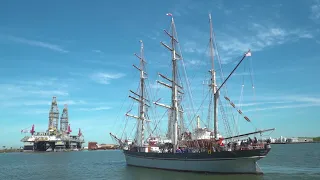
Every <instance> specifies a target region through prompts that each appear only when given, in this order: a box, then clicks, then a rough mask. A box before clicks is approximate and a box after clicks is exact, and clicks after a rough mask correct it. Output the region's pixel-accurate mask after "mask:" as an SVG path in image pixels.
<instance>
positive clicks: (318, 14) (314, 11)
mask: <svg viewBox="0 0 320 180" xmlns="http://www.w3.org/2000/svg"><path fill="white" fill-rule="evenodd" d="M310 18H311V19H312V20H318V19H320V1H319V0H317V1H315V3H314V4H313V5H312V6H311V15H310Z"/></svg>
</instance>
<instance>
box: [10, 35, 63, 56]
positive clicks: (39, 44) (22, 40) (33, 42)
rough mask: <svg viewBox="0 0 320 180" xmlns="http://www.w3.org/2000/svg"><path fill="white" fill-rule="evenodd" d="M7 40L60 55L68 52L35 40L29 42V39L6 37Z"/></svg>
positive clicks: (59, 47) (57, 46)
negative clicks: (56, 52)
mask: <svg viewBox="0 0 320 180" xmlns="http://www.w3.org/2000/svg"><path fill="white" fill-rule="evenodd" d="M7 38H8V39H9V40H11V41H14V42H17V43H22V44H27V45H30V46H37V47H42V48H46V49H50V50H53V51H58V52H61V53H67V52H68V51H67V50H65V49H63V48H62V47H61V46H59V45H55V44H50V43H47V42H42V41H36V40H29V39H25V38H21V37H15V36H7Z"/></svg>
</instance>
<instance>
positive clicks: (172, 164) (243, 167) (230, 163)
mask: <svg viewBox="0 0 320 180" xmlns="http://www.w3.org/2000/svg"><path fill="white" fill-rule="evenodd" d="M125 157H126V162H127V164H128V165H131V166H139V167H146V168H155V169H166V170H175V171H191V172H208V173H227V174H229V173H230V174H231V173H239V174H262V171H261V169H260V168H259V166H258V164H257V161H258V160H259V159H260V158H261V157H254V158H236V159H228V160H222V159H221V160H212V161H210V160H209V161H208V160H206V161H196V160H167V159H151V158H143V157H137V156H130V155H127V154H125Z"/></svg>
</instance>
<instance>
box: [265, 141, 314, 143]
mask: <svg viewBox="0 0 320 180" xmlns="http://www.w3.org/2000/svg"><path fill="white" fill-rule="evenodd" d="M310 143H320V141H313V142H283V143H270V144H310Z"/></svg>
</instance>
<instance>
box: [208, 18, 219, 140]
mask: <svg viewBox="0 0 320 180" xmlns="http://www.w3.org/2000/svg"><path fill="white" fill-rule="evenodd" d="M209 22H210V58H211V70H210V71H209V72H210V73H211V84H210V86H211V88H212V91H213V92H212V93H213V131H214V137H215V138H216V139H217V138H218V106H217V104H218V98H219V93H216V92H217V83H216V72H215V70H214V49H213V28H212V19H211V14H209Z"/></svg>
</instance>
